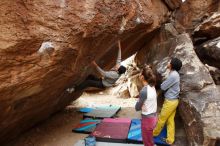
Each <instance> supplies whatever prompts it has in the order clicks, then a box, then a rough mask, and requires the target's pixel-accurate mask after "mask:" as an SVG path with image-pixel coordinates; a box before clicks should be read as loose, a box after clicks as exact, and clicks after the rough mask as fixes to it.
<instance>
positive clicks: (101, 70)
mask: <svg viewBox="0 0 220 146" xmlns="http://www.w3.org/2000/svg"><path fill="white" fill-rule="evenodd" d="M92 65H93V66H94V67H95V68H96V69H97V71H98V72H99V73H100V74H101V75H102V76H103V77H105V76H106V72H105V71H104V70H103V69H101V68H100V67H99V66H98V64H97V63H96V62H95V61H92Z"/></svg>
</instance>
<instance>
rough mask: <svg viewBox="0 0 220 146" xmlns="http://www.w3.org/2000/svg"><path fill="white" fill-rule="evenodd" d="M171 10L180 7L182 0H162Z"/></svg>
mask: <svg viewBox="0 0 220 146" xmlns="http://www.w3.org/2000/svg"><path fill="white" fill-rule="evenodd" d="M164 1H165V3H166V4H167V5H168V7H169V8H170V9H171V10H175V9H177V8H179V7H180V5H181V3H182V0H164Z"/></svg>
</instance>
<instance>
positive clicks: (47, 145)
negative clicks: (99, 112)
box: [6, 92, 187, 146]
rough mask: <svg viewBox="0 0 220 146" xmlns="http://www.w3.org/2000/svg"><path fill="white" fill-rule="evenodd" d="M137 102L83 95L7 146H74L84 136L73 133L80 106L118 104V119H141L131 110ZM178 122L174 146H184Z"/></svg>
mask: <svg viewBox="0 0 220 146" xmlns="http://www.w3.org/2000/svg"><path fill="white" fill-rule="evenodd" d="M136 100H137V99H134V98H128V99H126V98H118V97H115V96H112V95H103V93H101V92H100V93H99V94H87V93H85V94H83V96H81V97H80V98H79V99H78V100H76V101H75V102H73V104H71V105H69V106H67V107H66V109H64V110H62V111H61V112H59V113H56V114H54V115H53V116H51V117H50V118H48V119H47V120H46V121H43V122H41V123H40V124H38V125H36V126H35V127H33V128H32V129H31V130H29V131H27V132H25V133H23V134H22V135H21V136H19V137H18V138H16V139H15V140H14V141H11V142H10V143H8V144H7V145H6V146H73V145H74V143H76V142H77V141H78V140H80V139H83V138H85V137H86V136H87V135H86V134H78V133H73V132H72V128H73V127H75V126H76V125H77V124H78V123H79V121H80V120H81V119H82V116H83V115H82V114H81V113H79V112H77V109H78V108H80V107H94V106H100V105H119V106H121V107H122V110H121V111H120V112H119V113H118V114H117V116H118V117H129V118H140V113H137V112H136V111H135V110H134V105H135V103H136ZM179 120H180V119H179V118H178V119H177V130H176V135H177V140H176V144H175V145H176V146H187V144H186V139H185V132H184V130H183V128H182V125H181V121H179Z"/></svg>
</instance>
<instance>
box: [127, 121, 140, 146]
mask: <svg viewBox="0 0 220 146" xmlns="http://www.w3.org/2000/svg"><path fill="white" fill-rule="evenodd" d="M128 141H130V142H135V143H136V142H140V143H142V135H141V120H140V119H133V120H132V121H131V126H130V129H129V132H128Z"/></svg>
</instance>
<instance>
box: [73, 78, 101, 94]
mask: <svg viewBox="0 0 220 146" xmlns="http://www.w3.org/2000/svg"><path fill="white" fill-rule="evenodd" d="M87 87H96V88H100V89H104V88H105V87H104V85H103V84H102V79H101V78H97V77H96V76H94V75H89V76H88V77H87V78H86V80H85V81H83V82H82V83H81V84H80V85H78V86H76V87H75V90H76V91H79V90H83V89H85V88H87Z"/></svg>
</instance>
